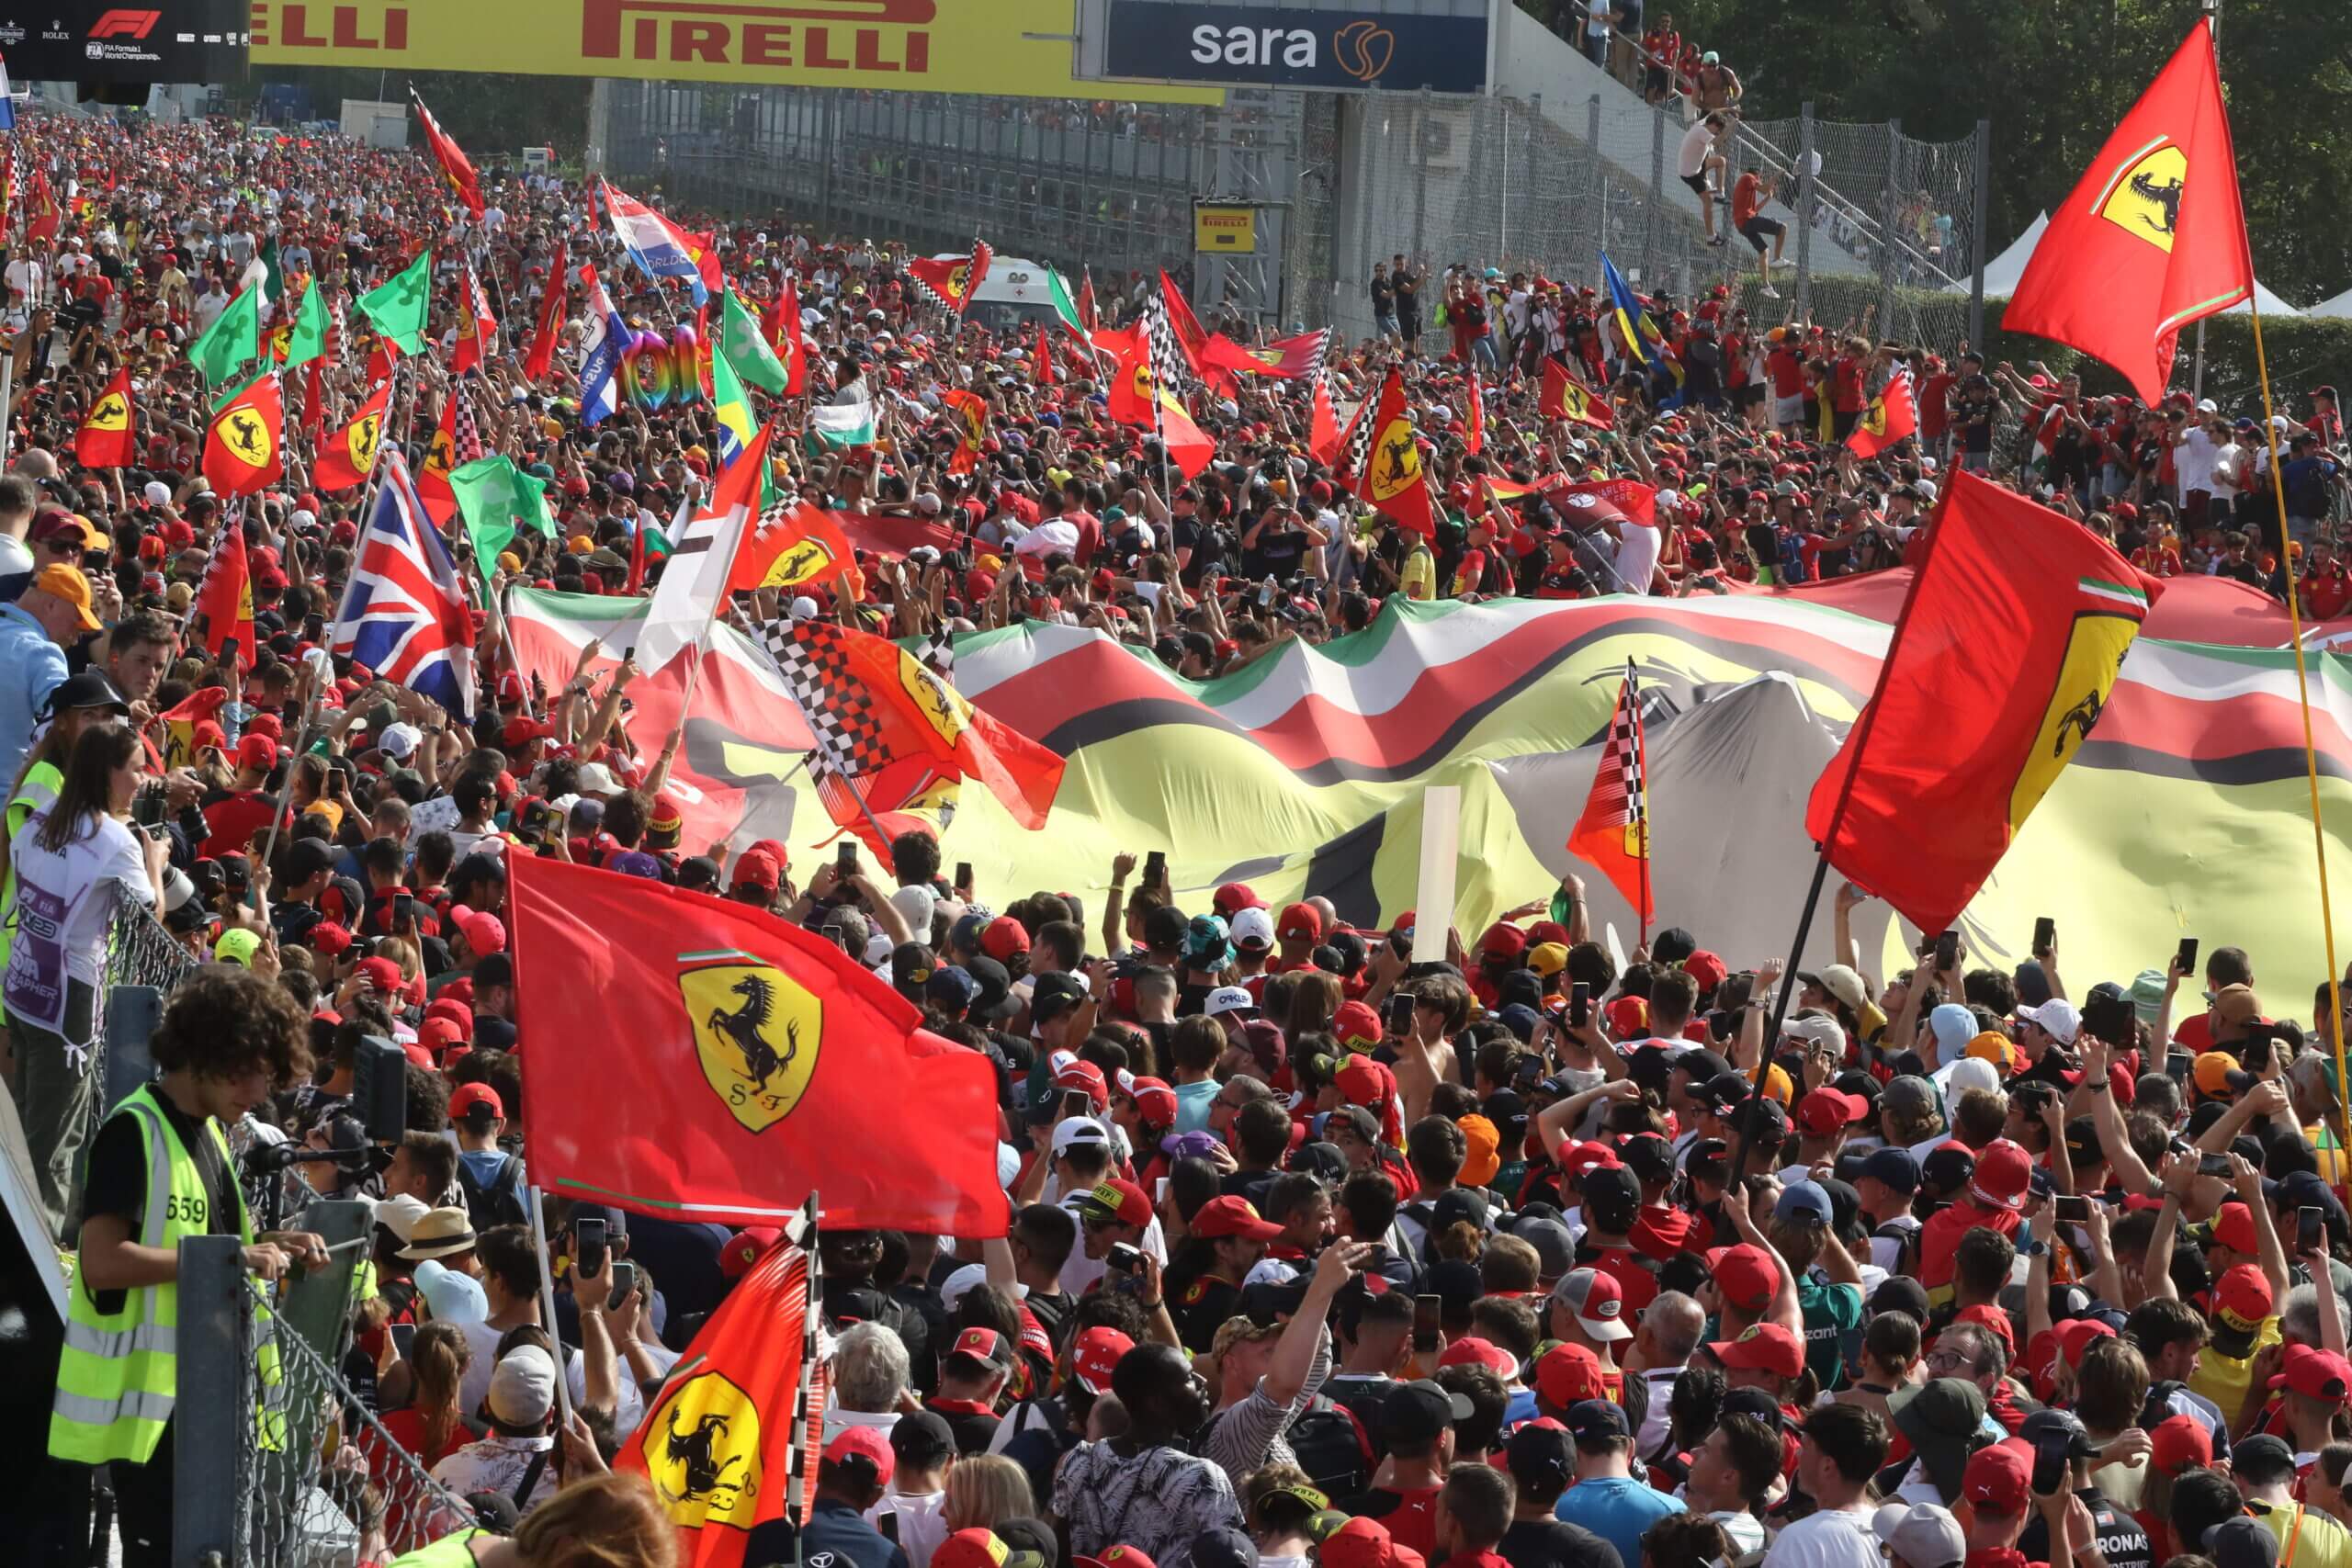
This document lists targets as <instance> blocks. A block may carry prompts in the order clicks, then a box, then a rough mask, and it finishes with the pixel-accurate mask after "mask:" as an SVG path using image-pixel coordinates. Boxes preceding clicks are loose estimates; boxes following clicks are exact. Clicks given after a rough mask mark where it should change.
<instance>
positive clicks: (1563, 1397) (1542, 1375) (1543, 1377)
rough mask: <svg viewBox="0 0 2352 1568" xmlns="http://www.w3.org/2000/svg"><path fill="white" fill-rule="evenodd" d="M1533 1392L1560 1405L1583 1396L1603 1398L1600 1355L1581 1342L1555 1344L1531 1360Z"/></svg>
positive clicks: (1567, 1404)
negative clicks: (1533, 1373)
mask: <svg viewBox="0 0 2352 1568" xmlns="http://www.w3.org/2000/svg"><path fill="white" fill-rule="evenodd" d="M1535 1392H1536V1393H1540V1394H1542V1395H1543V1396H1544V1399H1545V1400H1546V1401H1548V1402H1549V1403H1551V1404H1556V1405H1559V1406H1560V1407H1561V1408H1562V1409H1566V1407H1567V1406H1569V1405H1571V1404H1576V1403H1577V1401H1578V1400H1583V1399H1606V1398H1608V1397H1609V1391H1608V1386H1607V1385H1606V1384H1605V1383H1603V1382H1601V1381H1600V1357H1598V1356H1596V1355H1594V1354H1593V1353H1592V1352H1591V1351H1590V1350H1589V1349H1587V1348H1585V1347H1584V1346H1582V1345H1555V1346H1553V1347H1552V1348H1550V1349H1549V1350H1546V1351H1544V1354H1543V1355H1541V1356H1539V1357H1538V1358H1536V1361H1535Z"/></svg>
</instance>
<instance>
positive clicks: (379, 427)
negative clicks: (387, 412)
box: [343, 413, 384, 474]
mask: <svg viewBox="0 0 2352 1568" xmlns="http://www.w3.org/2000/svg"><path fill="white" fill-rule="evenodd" d="M383 426H384V422H383V420H382V419H381V418H379V416H377V415H375V414H372V413H368V414H362V415H360V416H359V417H358V418H357V419H356V420H354V421H352V422H351V423H350V424H349V425H348V426H347V427H345V430H344V433H343V444H344V447H345V450H346V451H348V452H349V453H350V454H351V466H352V467H353V468H356V469H357V470H358V471H359V472H361V473H363V474H364V473H366V472H368V470H369V469H370V468H374V467H375V466H376V442H377V438H378V437H379V435H380V434H382V432H383Z"/></svg>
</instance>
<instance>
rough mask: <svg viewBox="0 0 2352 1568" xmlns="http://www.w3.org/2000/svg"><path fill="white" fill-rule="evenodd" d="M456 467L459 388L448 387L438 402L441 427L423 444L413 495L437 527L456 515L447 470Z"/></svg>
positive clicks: (453, 383) (436, 426)
mask: <svg viewBox="0 0 2352 1568" xmlns="http://www.w3.org/2000/svg"><path fill="white" fill-rule="evenodd" d="M457 466H458V388H457V384H456V383H455V382H452V383H450V386H449V389H448V392H447V394H446V395H445V396H444V397H443V398H442V400H441V423H439V424H437V425H435V427H434V430H433V439H432V440H431V441H429V442H427V443H426V444H425V447H424V462H422V463H420V464H418V465H417V468H416V495H417V499H418V500H420V501H422V502H424V514H425V515H426V516H427V517H430V518H432V519H433V521H434V523H435V525H436V526H441V527H447V525H448V523H449V519H450V518H452V517H455V516H456V515H457V514H458V492H457V491H454V490H451V489H450V488H449V474H450V470H452V469H454V468H457Z"/></svg>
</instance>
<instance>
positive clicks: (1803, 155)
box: [1796, 98, 1814, 321]
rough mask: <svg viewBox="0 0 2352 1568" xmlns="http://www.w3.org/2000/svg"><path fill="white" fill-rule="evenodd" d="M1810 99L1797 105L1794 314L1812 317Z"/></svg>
mask: <svg viewBox="0 0 2352 1568" xmlns="http://www.w3.org/2000/svg"><path fill="white" fill-rule="evenodd" d="M1813 161H1814V150H1813V100H1812V99H1810V98H1808V99H1806V100H1805V101H1804V103H1803V104H1802V105H1800V106H1799V107H1798V109H1797V299H1796V305H1797V315H1796V319H1797V320H1798V321H1811V320H1812V319H1813Z"/></svg>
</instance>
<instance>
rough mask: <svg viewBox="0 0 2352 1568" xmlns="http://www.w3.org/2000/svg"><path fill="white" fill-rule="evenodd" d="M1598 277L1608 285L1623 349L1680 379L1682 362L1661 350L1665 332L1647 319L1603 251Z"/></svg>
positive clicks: (1643, 309) (1632, 293) (1613, 263)
mask: <svg viewBox="0 0 2352 1568" xmlns="http://www.w3.org/2000/svg"><path fill="white" fill-rule="evenodd" d="M1600 276H1601V280H1602V282H1603V283H1604V284H1606V285H1607V287H1608V289H1609V308H1610V310H1611V313H1612V314H1614V315H1615V316H1616V318H1617V330H1618V331H1619V332H1620V333H1623V334H1624V339H1625V348H1626V352H1628V353H1630V354H1631V355H1633V356H1634V358H1635V359H1638V360H1640V361H1641V362H1642V363H1643V364H1645V365H1652V364H1660V363H1662V364H1663V365H1664V366H1665V367H1666V369H1667V371H1668V374H1670V375H1671V376H1673V378H1674V379H1675V383H1676V384H1677V385H1678V386H1679V385H1680V384H1681V381H1682V363H1681V361H1679V360H1678V359H1676V358H1675V357H1674V355H1670V354H1668V353H1665V352H1664V350H1665V348H1666V334H1665V333H1662V332H1660V331H1659V330H1658V325H1657V321H1653V320H1651V318H1650V313H1649V311H1648V310H1646V309H1645V308H1644V306H1643V304H1642V301H1641V299H1640V297H1639V296H1637V295H1636V294H1634V290H1633V288H1632V286H1631V285H1629V284H1627V283H1626V281H1625V275H1624V274H1623V273H1622V272H1619V271H1618V270H1617V264H1616V263H1615V262H1612V261H1611V260H1610V259H1609V257H1608V255H1607V254H1606V253H1603V254H1602V255H1601V258H1600Z"/></svg>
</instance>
